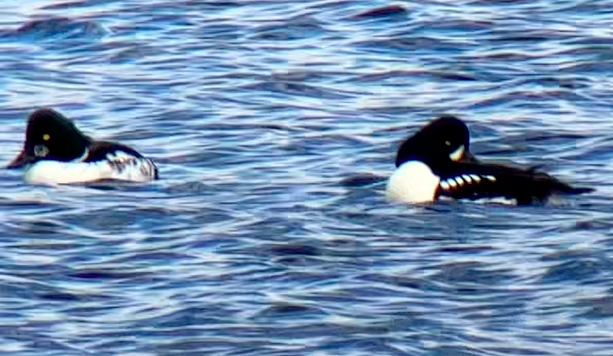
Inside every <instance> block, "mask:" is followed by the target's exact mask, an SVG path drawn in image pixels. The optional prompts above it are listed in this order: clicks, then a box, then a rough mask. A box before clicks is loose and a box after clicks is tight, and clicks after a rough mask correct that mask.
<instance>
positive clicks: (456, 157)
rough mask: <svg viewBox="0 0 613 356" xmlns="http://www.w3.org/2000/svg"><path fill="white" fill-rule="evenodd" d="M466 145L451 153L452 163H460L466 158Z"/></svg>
mask: <svg viewBox="0 0 613 356" xmlns="http://www.w3.org/2000/svg"><path fill="white" fill-rule="evenodd" d="M464 150H465V148H464V145H461V146H460V147H458V148H457V149H456V150H455V151H453V152H451V154H450V155H449V158H451V160H452V161H456V162H457V161H459V160H461V159H462V157H464Z"/></svg>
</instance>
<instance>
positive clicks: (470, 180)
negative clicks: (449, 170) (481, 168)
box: [462, 174, 472, 184]
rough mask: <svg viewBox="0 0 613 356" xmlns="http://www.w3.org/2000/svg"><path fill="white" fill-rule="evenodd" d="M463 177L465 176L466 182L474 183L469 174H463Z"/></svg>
mask: <svg viewBox="0 0 613 356" xmlns="http://www.w3.org/2000/svg"><path fill="white" fill-rule="evenodd" d="M462 178H464V180H465V181H466V183H468V184H470V183H472V179H470V176H469V175H468V174H465V175H463V176H462Z"/></svg>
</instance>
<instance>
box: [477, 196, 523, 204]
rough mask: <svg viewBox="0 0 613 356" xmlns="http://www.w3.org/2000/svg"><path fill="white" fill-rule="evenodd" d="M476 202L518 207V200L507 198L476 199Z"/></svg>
mask: <svg viewBox="0 0 613 356" xmlns="http://www.w3.org/2000/svg"><path fill="white" fill-rule="evenodd" d="M475 202H476V203H481V204H500V205H517V199H509V198H505V197H496V198H481V199H476V200H475Z"/></svg>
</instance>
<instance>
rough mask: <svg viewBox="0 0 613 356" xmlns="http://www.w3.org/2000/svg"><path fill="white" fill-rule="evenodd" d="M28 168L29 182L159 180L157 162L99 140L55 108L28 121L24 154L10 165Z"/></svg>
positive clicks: (43, 110)
mask: <svg viewBox="0 0 613 356" xmlns="http://www.w3.org/2000/svg"><path fill="white" fill-rule="evenodd" d="M6 168H8V169H16V168H24V169H25V174H24V179H25V181H26V182H29V183H49V184H72V183H90V182H101V181H129V182H148V181H153V180H156V179H158V178H159V176H158V169H157V167H156V165H155V164H154V162H153V161H152V160H151V159H149V158H145V157H144V156H142V155H141V154H140V153H138V152H137V151H136V150H135V149H133V148H132V147H130V146H127V145H124V144H121V143H117V142H109V141H98V140H95V139H93V138H91V137H89V136H86V135H84V134H83V133H82V132H81V131H80V130H79V129H78V128H77V127H76V126H75V124H74V123H73V122H72V121H70V120H69V119H68V118H66V117H65V116H64V115H62V114H61V113H60V112H58V111H56V110H54V109H51V108H40V109H37V110H35V111H34V112H33V113H32V114H31V115H30V116H29V118H28V124H27V128H26V135H25V142H24V144H23V149H22V151H21V153H20V154H19V155H18V156H17V157H16V158H15V159H14V160H13V161H12V162H11V163H9V164H8V165H7V167H6Z"/></svg>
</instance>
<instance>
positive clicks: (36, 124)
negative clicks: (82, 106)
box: [7, 108, 90, 168]
mask: <svg viewBox="0 0 613 356" xmlns="http://www.w3.org/2000/svg"><path fill="white" fill-rule="evenodd" d="M89 145H90V139H89V138H87V137H86V136H85V135H83V134H82V133H81V131H79V130H78V129H77V128H76V127H75V125H74V124H73V123H72V122H71V121H70V120H68V119H67V118H66V117H65V116H64V115H62V114H60V113H59V112H57V111H55V110H53V109H46V108H45V109H38V110H36V111H34V113H32V115H30V118H29V120H28V128H27V130H26V141H25V143H24V146H23V151H22V152H21V153H20V154H19V156H17V158H15V159H14V160H13V162H11V163H10V164H9V165H8V166H7V168H19V167H23V166H26V165H28V164H32V163H35V162H38V161H41V160H54V161H62V162H68V161H72V160H75V159H77V158H79V157H82V156H83V154H85V152H86V150H87V147H88V146H89Z"/></svg>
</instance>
